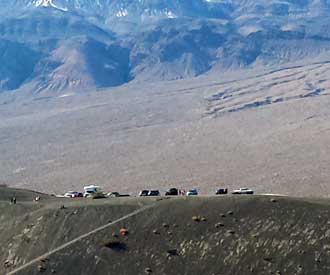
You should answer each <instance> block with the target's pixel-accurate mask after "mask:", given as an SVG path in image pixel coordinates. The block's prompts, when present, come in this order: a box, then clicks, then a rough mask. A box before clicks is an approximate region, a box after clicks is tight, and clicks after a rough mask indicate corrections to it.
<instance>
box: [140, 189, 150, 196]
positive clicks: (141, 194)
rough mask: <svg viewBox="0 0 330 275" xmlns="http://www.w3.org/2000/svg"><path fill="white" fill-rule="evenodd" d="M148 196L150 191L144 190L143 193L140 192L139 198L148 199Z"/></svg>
mask: <svg viewBox="0 0 330 275" xmlns="http://www.w3.org/2000/svg"><path fill="white" fill-rule="evenodd" d="M148 194H149V190H142V191H140V193H139V196H140V197H146V196H148Z"/></svg>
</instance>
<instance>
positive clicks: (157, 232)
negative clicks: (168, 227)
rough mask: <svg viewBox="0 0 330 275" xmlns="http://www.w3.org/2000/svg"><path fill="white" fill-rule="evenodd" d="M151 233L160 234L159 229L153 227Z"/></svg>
mask: <svg viewBox="0 0 330 275" xmlns="http://www.w3.org/2000/svg"><path fill="white" fill-rule="evenodd" d="M152 233H154V234H155V235H159V234H160V233H159V231H158V230H157V229H154V230H153V231H152Z"/></svg>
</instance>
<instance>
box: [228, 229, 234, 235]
mask: <svg viewBox="0 0 330 275" xmlns="http://www.w3.org/2000/svg"><path fill="white" fill-rule="evenodd" d="M227 232H228V233H229V234H231V235H234V234H235V231H234V230H228V231H227Z"/></svg>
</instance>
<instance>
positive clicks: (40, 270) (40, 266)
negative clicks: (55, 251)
mask: <svg viewBox="0 0 330 275" xmlns="http://www.w3.org/2000/svg"><path fill="white" fill-rule="evenodd" d="M45 271H46V267H44V266H43V265H38V272H45Z"/></svg>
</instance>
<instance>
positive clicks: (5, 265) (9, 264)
mask: <svg viewBox="0 0 330 275" xmlns="http://www.w3.org/2000/svg"><path fill="white" fill-rule="evenodd" d="M3 265H4V267H5V268H8V267H11V266H12V262H11V261H9V260H5V262H4V263H3Z"/></svg>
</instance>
